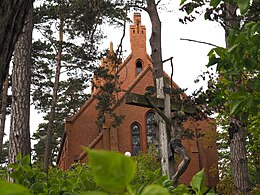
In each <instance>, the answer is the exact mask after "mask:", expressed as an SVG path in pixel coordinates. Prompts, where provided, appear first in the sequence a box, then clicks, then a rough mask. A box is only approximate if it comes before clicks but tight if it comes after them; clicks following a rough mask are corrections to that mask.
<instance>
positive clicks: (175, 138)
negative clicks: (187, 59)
mask: <svg viewBox="0 0 260 195" xmlns="http://www.w3.org/2000/svg"><path fill="white" fill-rule="evenodd" d="M145 98H146V100H147V101H148V103H149V104H150V105H151V107H153V108H154V109H155V110H156V112H157V113H158V114H159V115H160V116H161V117H162V119H163V120H164V121H165V124H166V128H167V131H168V132H170V134H171V135H172V136H171V139H170V142H169V146H170V149H171V152H172V155H174V153H175V154H177V155H179V156H180V157H181V158H182V161H181V163H180V164H179V165H178V168H177V170H176V172H175V174H174V175H173V176H172V178H171V179H172V180H173V181H174V184H175V185H176V184H177V183H178V180H179V178H180V176H181V175H182V174H183V173H184V172H185V171H186V169H187V168H188V165H189V163H190V161H191V158H190V156H189V154H188V152H187V150H186V149H185V147H184V146H183V145H182V143H181V136H182V127H181V120H180V119H179V118H181V116H178V112H175V113H177V114H174V115H172V117H171V118H168V117H167V116H166V115H165V114H164V113H163V111H162V110H161V109H160V108H158V107H157V106H156V105H155V104H154V103H153V101H152V100H151V98H150V93H149V92H148V91H147V92H146V93H145Z"/></svg>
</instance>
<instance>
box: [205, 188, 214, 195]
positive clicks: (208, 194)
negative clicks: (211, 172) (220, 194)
mask: <svg viewBox="0 0 260 195" xmlns="http://www.w3.org/2000/svg"><path fill="white" fill-rule="evenodd" d="M206 195H216V192H215V190H214V188H211V189H210V191H209V192H207V194H206Z"/></svg>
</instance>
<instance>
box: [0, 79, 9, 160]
mask: <svg viewBox="0 0 260 195" xmlns="http://www.w3.org/2000/svg"><path fill="white" fill-rule="evenodd" d="M8 86H9V81H8V77H6V79H5V82H4V86H3V93H2V105H1V113H0V159H1V157H2V150H3V139H4V134H5V119H6V108H7V91H8Z"/></svg>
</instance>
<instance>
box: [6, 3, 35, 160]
mask: <svg viewBox="0 0 260 195" xmlns="http://www.w3.org/2000/svg"><path fill="white" fill-rule="evenodd" d="M32 9H33V8H32V5H31V8H30V10H29V13H28V15H27V18H26V22H25V25H24V28H23V32H22V34H20V36H19V39H18V41H17V43H16V45H15V50H14V61H13V72H12V105H11V129H10V137H9V144H10V145H9V154H8V163H9V164H11V163H14V162H16V156H17V154H18V153H19V152H21V154H22V156H25V155H27V154H30V153H31V143H30V124H29V119H30V84H31V50H32V30H33V21H32V17H33V16H32V11H33V10H32Z"/></svg>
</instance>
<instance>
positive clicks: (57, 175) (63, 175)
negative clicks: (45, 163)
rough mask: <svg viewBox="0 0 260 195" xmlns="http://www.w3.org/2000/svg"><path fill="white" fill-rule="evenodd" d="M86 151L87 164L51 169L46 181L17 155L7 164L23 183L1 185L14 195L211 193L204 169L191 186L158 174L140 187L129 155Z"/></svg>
mask: <svg viewBox="0 0 260 195" xmlns="http://www.w3.org/2000/svg"><path fill="white" fill-rule="evenodd" d="M86 152H87V153H88V156H89V160H90V167H89V166H87V165H74V166H73V167H71V169H70V170H67V171H61V170H58V169H50V171H49V177H48V178H49V180H48V181H47V180H46V174H45V173H44V172H43V171H42V169H40V168H38V167H31V166H30V165H29V162H30V158H29V156H26V157H24V158H21V157H18V159H19V160H18V161H17V163H15V164H12V165H10V166H9V167H10V168H12V169H13V173H12V174H11V177H12V178H13V179H15V181H16V182H17V183H19V184H22V185H23V186H20V185H18V184H10V183H7V182H4V181H3V182H2V181H0V187H3V189H6V191H5V192H6V194H8V193H9V194H10V193H12V194H16V192H17V194H31V193H33V194H63V195H69V194H82V195H84V194H88V195H91V194H93V195H105V194H111V193H112V194H126V195H148V194H151V195H152V194H159V195H160V194H161V195H169V194H198V195H202V194H214V193H213V191H209V190H208V189H207V188H206V187H205V173H204V170H202V171H200V172H199V173H197V174H196V175H195V176H194V177H193V179H192V182H191V187H187V186H185V185H183V184H181V185H179V186H177V187H176V188H174V187H173V186H172V181H170V180H167V179H165V177H162V176H161V174H158V176H157V178H159V180H160V181H156V180H157V178H156V179H155V178H154V181H152V180H151V179H150V181H151V183H147V180H146V181H144V182H142V181H141V180H139V182H140V183H139V186H142V187H139V188H136V186H137V184H136V183H135V184H134V185H133V184H131V180H132V179H133V178H134V177H135V176H136V162H135V161H134V160H133V159H132V158H131V157H127V156H124V155H123V154H120V153H117V152H108V151H99V150H90V149H86ZM149 158H150V156H149V157H147V159H149ZM143 159H144V157H143ZM145 161H146V159H145V160H143V163H144V162H145ZM138 164H140V163H138ZM146 168H147V167H146ZM146 168H145V169H146ZM154 168H155V167H154ZM136 181H137V180H135V182H136ZM12 189H13V190H14V191H12ZM1 190H2V188H1ZM8 190H9V191H8ZM1 192H2V191H1Z"/></svg>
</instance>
